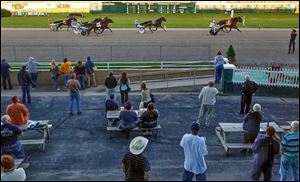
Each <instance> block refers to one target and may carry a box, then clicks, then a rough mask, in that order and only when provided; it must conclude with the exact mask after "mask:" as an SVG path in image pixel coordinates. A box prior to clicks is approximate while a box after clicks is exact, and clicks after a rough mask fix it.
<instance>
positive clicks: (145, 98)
mask: <svg viewBox="0 0 300 182" xmlns="http://www.w3.org/2000/svg"><path fill="white" fill-rule="evenodd" d="M150 93H151V91H150V89H149V88H148V87H147V86H146V83H145V82H142V83H141V98H142V99H141V102H142V105H143V108H147V106H148V104H150V103H151V101H152V100H151V97H150Z"/></svg>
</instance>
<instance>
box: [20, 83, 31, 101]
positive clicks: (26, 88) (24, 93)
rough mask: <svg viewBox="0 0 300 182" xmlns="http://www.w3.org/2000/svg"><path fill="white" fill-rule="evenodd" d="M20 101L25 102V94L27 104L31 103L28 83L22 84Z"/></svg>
mask: <svg viewBox="0 0 300 182" xmlns="http://www.w3.org/2000/svg"><path fill="white" fill-rule="evenodd" d="M21 88H22V102H23V104H25V102H26V101H25V98H26V96H27V102H28V104H30V103H31V97H30V85H22V86H21Z"/></svg>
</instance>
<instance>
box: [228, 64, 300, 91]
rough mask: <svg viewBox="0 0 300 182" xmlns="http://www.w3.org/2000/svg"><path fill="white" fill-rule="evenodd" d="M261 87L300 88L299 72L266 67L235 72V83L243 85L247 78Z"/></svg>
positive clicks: (236, 70)
mask: <svg viewBox="0 0 300 182" xmlns="http://www.w3.org/2000/svg"><path fill="white" fill-rule="evenodd" d="M246 75H249V76H250V78H251V80H252V81H254V82H256V83H257V84H259V85H266V86H276V87H296V88H299V70H298V69H291V68H280V69H273V70H271V69H270V68H265V67H249V66H243V67H237V69H235V70H234V72H233V79H232V81H233V83H243V82H244V81H245V76H246Z"/></svg>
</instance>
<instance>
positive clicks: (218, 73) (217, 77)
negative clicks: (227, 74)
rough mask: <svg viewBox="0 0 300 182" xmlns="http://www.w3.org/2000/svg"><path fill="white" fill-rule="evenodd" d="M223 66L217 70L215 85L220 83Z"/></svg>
mask: <svg viewBox="0 0 300 182" xmlns="http://www.w3.org/2000/svg"><path fill="white" fill-rule="evenodd" d="M222 71H223V65H219V66H217V67H216V68H215V72H216V73H215V83H219V82H220V80H221V77H222Z"/></svg>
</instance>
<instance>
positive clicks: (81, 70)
mask: <svg viewBox="0 0 300 182" xmlns="http://www.w3.org/2000/svg"><path fill="white" fill-rule="evenodd" d="M74 72H75V73H76V76H77V79H78V81H79V83H80V90H84V89H85V86H84V85H85V84H84V80H85V66H84V64H83V63H82V62H81V61H80V60H78V63H77V65H76V66H75V68H74Z"/></svg>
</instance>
